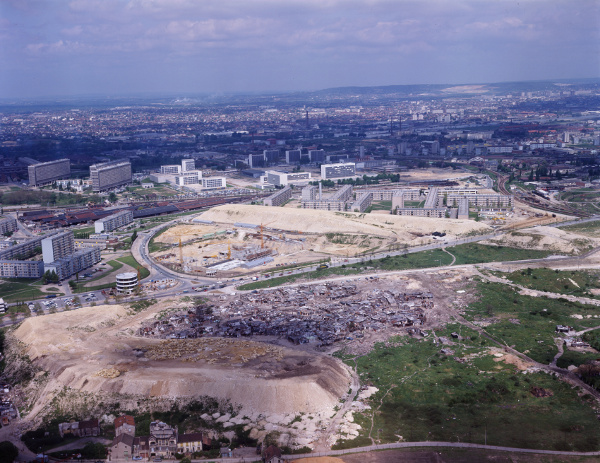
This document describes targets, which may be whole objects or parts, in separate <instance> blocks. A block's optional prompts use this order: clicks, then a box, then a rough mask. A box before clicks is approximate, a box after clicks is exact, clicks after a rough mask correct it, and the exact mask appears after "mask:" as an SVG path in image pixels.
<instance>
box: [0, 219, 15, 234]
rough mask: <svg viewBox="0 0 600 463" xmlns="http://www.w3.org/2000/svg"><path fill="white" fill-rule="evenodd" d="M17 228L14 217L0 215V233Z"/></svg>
mask: <svg viewBox="0 0 600 463" xmlns="http://www.w3.org/2000/svg"><path fill="white" fill-rule="evenodd" d="M17 228H18V225H17V219H15V218H14V217H0V235H4V234H6V233H12V232H14V231H15V230H16V229H17Z"/></svg>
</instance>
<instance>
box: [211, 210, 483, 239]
mask: <svg viewBox="0 0 600 463" xmlns="http://www.w3.org/2000/svg"><path fill="white" fill-rule="evenodd" d="M201 218H202V219H204V220H214V221H215V222H218V223H223V224H230V225H233V223H235V222H244V223H252V224H257V225H259V224H261V223H264V224H267V223H269V225H268V226H269V227H271V228H276V229H278V230H286V231H292V232H295V231H298V230H300V231H302V232H303V233H309V234H310V233H350V234H366V235H374V236H385V237H387V236H395V237H397V238H398V239H406V240H414V239H415V238H418V237H420V236H422V235H429V234H431V233H432V232H434V231H439V232H445V233H447V234H449V235H455V236H456V235H464V234H467V233H469V232H471V231H474V230H487V229H488V227H487V226H486V225H483V224H480V223H477V222H473V221H468V220H439V219H433V218H425V217H403V216H393V215H379V214H376V215H372V214H359V213H357V212H330V211H318V210H312V209H297V210H295V211H294V210H289V209H287V208H281V207H263V206H247V205H242V204H231V205H226V206H219V207H215V208H213V209H210V210H209V211H207V212H205V213H204V214H202V215H201Z"/></svg>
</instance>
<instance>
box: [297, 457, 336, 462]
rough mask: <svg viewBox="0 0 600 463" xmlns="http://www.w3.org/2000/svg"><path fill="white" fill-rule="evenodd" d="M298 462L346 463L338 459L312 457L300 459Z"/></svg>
mask: <svg viewBox="0 0 600 463" xmlns="http://www.w3.org/2000/svg"><path fill="white" fill-rule="evenodd" d="M296 461H302V462H303V463H344V460H342V459H340V458H336V457H310V458H300V459H299V460H296Z"/></svg>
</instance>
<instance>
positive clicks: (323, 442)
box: [315, 366, 360, 452]
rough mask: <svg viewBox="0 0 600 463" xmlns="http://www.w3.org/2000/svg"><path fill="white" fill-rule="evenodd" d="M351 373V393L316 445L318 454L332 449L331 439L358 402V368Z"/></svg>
mask: <svg viewBox="0 0 600 463" xmlns="http://www.w3.org/2000/svg"><path fill="white" fill-rule="evenodd" d="M349 370H350V368H349ZM350 373H351V375H352V381H351V383H350V393H349V394H348V397H347V399H346V401H345V402H344V403H343V404H342V406H341V407H340V409H339V410H338V411H337V413H336V414H335V415H334V416H333V418H331V420H330V422H329V425H328V426H327V431H325V432H324V433H323V434H322V435H321V437H320V438H319V440H318V441H317V442H316V443H315V451H317V452H322V451H325V450H329V449H330V448H331V445H330V444H329V441H330V440H331V437H332V436H333V435H334V434H336V433H337V430H338V428H339V426H340V423H341V421H342V419H343V418H344V415H345V414H346V413H347V412H348V411H349V410H350V408H351V407H352V402H354V401H355V400H356V396H357V395H358V393H359V391H360V379H359V377H358V375H357V374H356V366H355V367H354V368H353V369H351V370H350Z"/></svg>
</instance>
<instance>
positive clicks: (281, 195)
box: [263, 186, 292, 207]
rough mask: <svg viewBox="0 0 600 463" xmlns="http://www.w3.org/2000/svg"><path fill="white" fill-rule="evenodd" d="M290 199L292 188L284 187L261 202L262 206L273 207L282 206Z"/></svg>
mask: <svg viewBox="0 0 600 463" xmlns="http://www.w3.org/2000/svg"><path fill="white" fill-rule="evenodd" d="M291 197H292V188H291V187H289V186H286V187H285V188H284V189H282V190H279V191H277V192H275V193H273V194H272V195H271V196H268V197H267V198H265V199H264V201H263V205H265V206H273V207H279V206H283V205H284V204H285V202H286V201H288V200H289V199H291Z"/></svg>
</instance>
